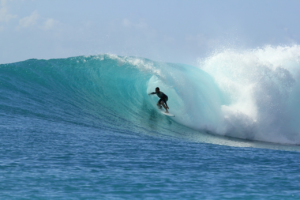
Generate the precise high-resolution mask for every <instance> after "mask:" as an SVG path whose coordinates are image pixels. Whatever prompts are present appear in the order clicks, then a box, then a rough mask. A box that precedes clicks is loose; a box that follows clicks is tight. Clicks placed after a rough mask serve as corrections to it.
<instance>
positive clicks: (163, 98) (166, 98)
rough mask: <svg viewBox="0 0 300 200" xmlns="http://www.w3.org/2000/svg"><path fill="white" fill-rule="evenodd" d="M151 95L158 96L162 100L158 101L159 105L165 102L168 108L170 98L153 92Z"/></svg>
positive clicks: (161, 93)
mask: <svg viewBox="0 0 300 200" xmlns="http://www.w3.org/2000/svg"><path fill="white" fill-rule="evenodd" d="M151 94H156V95H157V96H158V97H159V98H160V99H159V100H158V103H159V104H161V103H162V102H164V103H165V104H166V106H168V104H167V101H168V96H167V95H165V94H164V93H163V92H158V93H157V92H152V93H151Z"/></svg>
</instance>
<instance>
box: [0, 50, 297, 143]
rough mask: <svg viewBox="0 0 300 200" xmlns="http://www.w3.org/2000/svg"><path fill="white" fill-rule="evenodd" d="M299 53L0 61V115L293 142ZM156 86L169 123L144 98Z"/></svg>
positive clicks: (151, 100) (151, 101) (122, 128)
mask: <svg viewBox="0 0 300 200" xmlns="http://www.w3.org/2000/svg"><path fill="white" fill-rule="evenodd" d="M299 50H300V47H299V46H291V47H265V48H262V49H256V50H249V51H244V52H237V51H234V50H223V51H222V52H219V53H215V54H213V55H212V56H210V57H208V58H205V59H202V60H200V62H199V67H198V68H196V67H192V66H189V65H184V64H172V63H162V62H155V61H151V60H148V59H143V58H135V57H122V56H116V55H109V54H104V55H97V56H79V57H73V58H66V59H51V60H36V59H31V60H26V61H23V62H18V63H11V64H2V65H0V92H1V95H0V99H1V103H0V107H1V111H0V117H1V119H2V121H5V120H6V121H8V119H9V117H11V116H14V117H16V116H21V117H35V118H41V119H44V120H49V121H59V122H64V123H74V124H78V125H82V126H93V127H96V128H101V129H110V130H115V131H119V132H124V131H126V132H127V131H131V132H134V133H143V134H153V133H154V134H158V135H159V134H162V135H172V134H177V135H180V134H184V133H186V132H189V131H192V129H193V130H199V131H201V132H203V131H205V132H209V133H212V134H218V135H225V136H230V137H234V138H241V139H248V140H258V141H266V142H275V143H288V144H299V143H300V134H299V133H300V125H298V124H299V123H298V119H299V115H300V110H299V109H298V102H299V101H300V100H299V97H300V95H299V91H300V90H299V89H300V88H299V87H300V85H299V81H298V80H299V79H298V76H299V69H300V66H299V65H300V64H299V62H300V53H299V52H300V51H299ZM156 87H160V89H161V91H163V92H164V93H166V94H167V95H168V96H169V101H168V105H169V107H170V112H172V113H174V114H175V115H176V117H175V118H172V119H171V118H168V117H166V116H164V115H161V114H160V113H159V111H158V110H157V108H156V102H157V100H158V98H157V97H156V96H154V95H152V96H149V95H148V93H150V92H152V91H154V89H155V88H156ZM7 123H8V122H7Z"/></svg>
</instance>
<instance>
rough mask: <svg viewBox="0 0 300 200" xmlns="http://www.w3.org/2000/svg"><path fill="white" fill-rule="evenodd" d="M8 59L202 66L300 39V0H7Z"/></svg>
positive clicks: (2, 32) (2, 7)
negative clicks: (221, 56)
mask: <svg viewBox="0 0 300 200" xmlns="http://www.w3.org/2000/svg"><path fill="white" fill-rule="evenodd" d="M0 2H1V3H0V64H2V63H10V62H16V61H22V60H26V59H30V58H38V59H49V58H66V57H70V56H79V55H97V54H103V53H113V54H117V55H127V56H138V57H145V58H149V59H152V60H156V61H166V62H174V63H176V62H179V63H185V64H192V65H193V64H195V63H196V62H197V59H198V58H201V57H206V56H209V55H210V54H211V53H212V52H214V51H218V50H219V49H224V48H231V49H237V50H239V49H253V48H260V47H263V46H265V45H275V46H276V45H294V44H299V43H300V25H299V24H300V23H299V19H300V0H280V1H279V0H185V1H183V0H106V1H104V0H51V1H50V0H0Z"/></svg>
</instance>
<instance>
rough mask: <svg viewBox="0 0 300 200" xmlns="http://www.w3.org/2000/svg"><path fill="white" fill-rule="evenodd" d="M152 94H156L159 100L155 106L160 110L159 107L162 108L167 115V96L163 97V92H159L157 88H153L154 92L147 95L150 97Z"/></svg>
mask: <svg viewBox="0 0 300 200" xmlns="http://www.w3.org/2000/svg"><path fill="white" fill-rule="evenodd" d="M152 94H156V95H157V96H158V97H159V98H160V99H159V100H158V102H157V106H158V107H159V108H160V109H161V108H162V107H161V106H163V107H164V108H165V109H166V113H169V111H168V109H169V107H168V104H167V101H168V96H167V95H165V94H164V93H163V92H161V91H159V87H157V88H155V92H152V93H150V94H149V95H152Z"/></svg>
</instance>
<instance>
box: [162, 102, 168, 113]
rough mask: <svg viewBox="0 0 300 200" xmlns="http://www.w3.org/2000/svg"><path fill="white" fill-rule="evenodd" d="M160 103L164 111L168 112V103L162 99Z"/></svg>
mask: <svg viewBox="0 0 300 200" xmlns="http://www.w3.org/2000/svg"><path fill="white" fill-rule="evenodd" d="M161 104H162V105H163V107H164V108H165V109H166V113H169V111H168V109H169V107H168V105H167V102H166V101H164V100H162V101H161Z"/></svg>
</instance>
